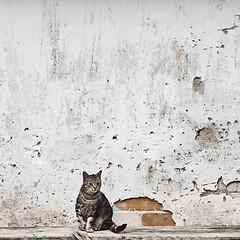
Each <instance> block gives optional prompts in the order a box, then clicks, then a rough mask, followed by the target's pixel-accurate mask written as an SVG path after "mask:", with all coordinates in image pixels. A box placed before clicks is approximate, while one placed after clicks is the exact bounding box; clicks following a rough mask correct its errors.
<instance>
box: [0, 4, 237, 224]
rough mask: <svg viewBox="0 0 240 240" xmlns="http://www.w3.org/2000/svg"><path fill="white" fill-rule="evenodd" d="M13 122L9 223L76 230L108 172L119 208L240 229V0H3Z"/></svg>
mask: <svg viewBox="0 0 240 240" xmlns="http://www.w3.org/2000/svg"><path fill="white" fill-rule="evenodd" d="M195 77H199V78H200V77H201V79H199V78H197V79H195V83H196V84H198V85H197V86H196V84H195V83H194V85H193V80H194V78H195ZM0 116H1V118H0V150H1V151H0V178H1V179H0V199H1V201H0V210H1V211H0V226H35V225H64V224H75V223H74V220H75V213H74V204H75V199H76V196H77V194H78V191H79V188H80V185H81V182H82V177H81V172H82V171H83V170H86V171H87V172H89V173H94V172H97V171H98V170H99V169H103V187H102V190H103V191H104V192H105V194H106V195H107V196H108V198H109V200H110V201H111V203H113V202H115V201H117V200H119V199H125V198H131V197H139V196H147V197H149V198H154V199H156V200H157V201H159V202H161V203H163V205H164V208H165V209H167V210H170V211H171V212H172V213H173V219H174V221H175V222H176V224H177V225H196V224H198V225H216V224H240V219H239V214H240V207H239V197H240V194H239V193H240V184H239V180H240V160H239V156H240V147H239V146H240V145H239V144H240V143H239V142H240V140H239V139H240V132H239V131H240V2H239V1H237V0H235V1H233V0H228V1H224V0H215V1H213V0H212V1H191V0H185V1H184V0H181V1H179V0H175V1H174V0H171V1H169V0H159V1H157V0H156V1H154V0H150V1H147V0H145V1H144V0H143V1H140V0H139V1H137V0H136V1H134V0H133V1H130V0H128V1H127V0H121V1H114V0H107V1H101V0H99V1H77V0H59V1H47V0H45V1H44V0H41V1H37V0H32V1H30V0H28V1H23V0H22V1H20V0H12V1H9V0H2V1H1V2H0ZM201 129H203V130H202V131H199V130H201ZM114 136H115V137H114ZM113 137H114V138H113ZM195 138H196V140H195ZM221 177H222V182H221V181H219V182H220V183H222V184H223V185H224V186H225V188H226V189H227V190H226V189H225V190H221V189H222V188H221V186H222V185H221V184H218V186H217V181H218V180H219V179H220V178H221ZM229 183H230V184H229ZM227 184H229V185H228V186H227ZM220 185H221V186H220ZM229 186H230V188H231V187H232V188H233V190H231V191H230V190H229V189H230V188H229ZM227 187H228V188H227ZM217 188H218V190H217ZM223 188H224V187H223ZM204 189H207V190H212V191H204ZM215 190H216V191H215ZM214 191H215V192H214ZM202 193H203V195H201V194H202ZM204 193H205V194H204ZM200 195H201V196H200Z"/></svg>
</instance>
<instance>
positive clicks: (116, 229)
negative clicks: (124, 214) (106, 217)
mask: <svg viewBox="0 0 240 240" xmlns="http://www.w3.org/2000/svg"><path fill="white" fill-rule="evenodd" d="M126 227H127V224H123V225H120V226H118V225H116V224H115V223H113V224H112V225H111V227H110V231H112V232H114V233H119V232H121V231H123V230H124V229H125V228H126Z"/></svg>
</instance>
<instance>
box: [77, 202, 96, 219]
mask: <svg viewBox="0 0 240 240" xmlns="http://www.w3.org/2000/svg"><path fill="white" fill-rule="evenodd" d="M79 207H80V209H81V212H82V215H84V216H86V217H88V216H92V215H95V213H96V211H97V207H98V201H96V200H87V201H81V203H80V206H79Z"/></svg>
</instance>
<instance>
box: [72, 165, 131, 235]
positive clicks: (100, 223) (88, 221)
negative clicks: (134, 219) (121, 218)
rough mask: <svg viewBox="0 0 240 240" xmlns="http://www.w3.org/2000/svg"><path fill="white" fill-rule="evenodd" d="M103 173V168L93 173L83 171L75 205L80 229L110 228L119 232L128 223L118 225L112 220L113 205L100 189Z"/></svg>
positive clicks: (90, 230) (91, 230)
mask: <svg viewBox="0 0 240 240" xmlns="http://www.w3.org/2000/svg"><path fill="white" fill-rule="evenodd" d="M101 174H102V170H100V171H99V172H98V173H97V174H92V175H89V174H88V173H86V172H85V171H84V172H83V184H82V186H81V188H80V192H79V194H78V197H77V200H76V205H75V210H76V215H77V218H78V222H79V229H80V230H82V231H86V232H93V231H99V230H110V231H112V232H114V233H118V232H120V231H123V230H124V229H125V228H126V227H127V224H123V225H121V226H117V225H116V224H115V223H114V222H113V221H112V215H113V210H112V207H111V206H110V203H109V201H108V199H107V198H106V196H105V195H104V194H103V193H102V192H101V191H100V188H101Z"/></svg>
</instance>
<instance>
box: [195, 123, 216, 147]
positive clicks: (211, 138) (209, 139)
mask: <svg viewBox="0 0 240 240" xmlns="http://www.w3.org/2000/svg"><path fill="white" fill-rule="evenodd" d="M195 140H196V141H197V142H198V143H199V144H200V145H202V146H204V147H213V146H214V145H216V144H217V143H218V139H217V138H216V136H215V135H214V134H213V130H212V129H211V128H208V127H204V128H202V129H199V130H198V131H197V134H196V137H195Z"/></svg>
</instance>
